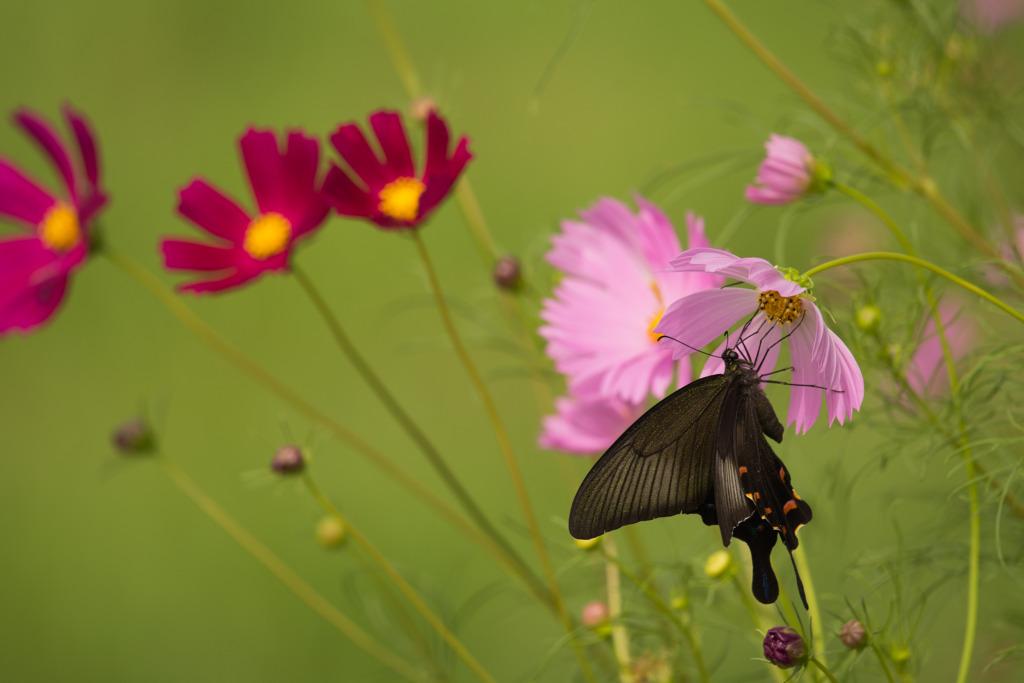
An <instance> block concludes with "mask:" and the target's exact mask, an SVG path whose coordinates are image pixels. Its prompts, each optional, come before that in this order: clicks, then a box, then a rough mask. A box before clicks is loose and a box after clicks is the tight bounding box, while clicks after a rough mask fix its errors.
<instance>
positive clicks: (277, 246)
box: [242, 213, 292, 261]
mask: <svg viewBox="0 0 1024 683" xmlns="http://www.w3.org/2000/svg"><path fill="white" fill-rule="evenodd" d="M291 235H292V224H291V222H290V221H289V220H288V219H287V218H285V217H284V216H282V215H281V214H279V213H265V214H263V215H261V216H258V217H257V218H254V219H253V220H252V222H250V223H249V227H248V228H246V229H245V240H244V241H243V243H242V248H243V249H245V252H246V253H247V254H249V256H251V257H253V258H254V259H256V260H257V261H265V260H267V259H268V258H270V257H271V256H277V255H278V254H280V253H281V252H282V251H284V250H285V249H287V248H288V241H289V239H290V238H291Z"/></svg>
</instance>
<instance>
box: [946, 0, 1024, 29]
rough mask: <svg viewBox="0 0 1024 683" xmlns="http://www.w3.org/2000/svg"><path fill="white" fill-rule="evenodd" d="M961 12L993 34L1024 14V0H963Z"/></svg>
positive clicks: (980, 27)
mask: <svg viewBox="0 0 1024 683" xmlns="http://www.w3.org/2000/svg"><path fill="white" fill-rule="evenodd" d="M960 14H962V15H963V16H965V17H967V18H968V19H970V20H971V21H972V22H973V23H974V25H975V26H977V27H978V29H979V30H980V31H981V32H983V33H989V34H991V33H995V32H996V31H998V30H999V29H1000V28H1002V27H1003V26H1004V25H1006V24H1009V23H1011V22H1014V21H1016V20H1017V19H1020V17H1021V16H1022V15H1024V0H961V2H960Z"/></svg>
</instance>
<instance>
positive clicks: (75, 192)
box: [0, 106, 107, 334]
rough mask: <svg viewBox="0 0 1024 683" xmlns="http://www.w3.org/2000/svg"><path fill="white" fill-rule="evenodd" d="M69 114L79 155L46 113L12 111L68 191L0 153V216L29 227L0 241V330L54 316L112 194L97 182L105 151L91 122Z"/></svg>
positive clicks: (25, 327)
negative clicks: (33, 175) (101, 153)
mask: <svg viewBox="0 0 1024 683" xmlns="http://www.w3.org/2000/svg"><path fill="white" fill-rule="evenodd" d="M64 117H65V119H67V122H68V127H69V128H70V129H71V132H72V134H73V135H74V136H75V145H76V146H77V148H78V150H77V151H78V155H77V158H76V159H74V160H72V155H71V153H70V152H69V149H68V145H66V144H65V143H64V140H62V139H61V137H60V136H59V135H57V133H56V132H54V130H53V129H52V128H51V127H50V125H49V124H48V123H47V122H46V121H45V120H44V119H43V118H41V117H39V116H37V115H36V114H33V113H31V112H28V111H19V112H18V113H16V114H15V115H14V122H15V123H16V124H17V125H18V126H20V127H21V128H22V129H23V130H24V131H25V132H26V133H27V134H28V135H29V137H31V138H32V140H33V141H34V142H35V143H36V144H37V145H39V147H40V148H41V149H42V150H43V152H44V153H45V154H46V155H47V156H48V157H49V158H50V162H51V163H52V164H53V166H54V167H55V168H56V170H57V173H58V174H59V175H60V178H61V181H62V182H63V183H64V193H63V194H62V196H57V195H56V194H54V193H52V192H50V191H49V190H47V189H46V188H45V187H43V186H42V185H41V184H39V183H37V182H36V181H35V180H33V179H31V178H29V177H28V176H27V175H26V174H25V173H23V172H22V171H21V170H19V169H18V168H17V167H16V166H14V165H13V164H11V163H10V162H8V161H7V160H6V159H4V158H2V157H0V215H2V216H5V217H7V218H9V219H11V220H12V221H13V222H15V223H17V224H19V226H20V227H21V228H22V229H23V232H24V233H26V234H24V235H23V236H20V237H13V238H10V239H5V240H0V334H5V333H7V332H11V331H12V330H21V331H29V330H33V329H35V328H36V327H38V326H39V325H42V324H43V323H44V322H46V321H47V320H49V319H50V316H52V315H53V314H54V312H55V311H56V310H57V308H58V307H59V306H60V303H61V301H62V300H63V299H64V294H65V292H66V291H67V287H68V277H69V276H70V275H71V272H72V271H73V270H75V269H76V268H78V267H79V266H80V265H82V264H83V263H84V262H85V259H86V258H87V257H88V255H89V246H90V244H89V243H90V239H91V237H92V220H93V219H94V218H95V216H96V214H97V212H98V211H99V210H100V209H101V208H102V207H103V205H104V204H105V203H106V201H107V196H106V194H104V192H103V191H102V190H101V189H100V187H99V184H100V180H99V178H100V164H99V156H98V154H97V151H96V138H95V136H94V135H93V134H92V130H91V129H90V128H89V124H88V123H87V122H86V120H85V119H84V118H83V117H82V116H81V115H80V114H79V113H77V112H76V111H74V110H73V109H72V108H71V107H69V106H65V107H64Z"/></svg>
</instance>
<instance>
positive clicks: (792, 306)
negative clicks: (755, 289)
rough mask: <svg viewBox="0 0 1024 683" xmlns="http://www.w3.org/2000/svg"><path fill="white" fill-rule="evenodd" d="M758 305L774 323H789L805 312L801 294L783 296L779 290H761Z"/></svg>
mask: <svg viewBox="0 0 1024 683" xmlns="http://www.w3.org/2000/svg"><path fill="white" fill-rule="evenodd" d="M757 307H758V309H759V310H762V311H764V314H765V317H767V318H768V320H770V321H771V322H773V323H778V324H780V325H788V324H789V323H794V322H796V321H797V320H799V319H800V316H802V315H803V314H804V305H803V303H802V302H801V301H800V296H799V295H797V296H782V295H781V294H779V293H778V292H775V291H771V292H761V293H760V294H758V295H757Z"/></svg>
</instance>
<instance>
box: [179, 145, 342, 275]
mask: <svg viewBox="0 0 1024 683" xmlns="http://www.w3.org/2000/svg"><path fill="white" fill-rule="evenodd" d="M238 145H239V147H240V148H241V150H242V159H243V160H244V162H245V168H246V170H247V171H248V173H249V183H250V184H251V185H252V191H253V195H254V196H255V198H256V205H257V206H258V207H259V213H257V214H256V215H255V216H250V215H249V213H248V212H247V211H245V210H244V209H243V208H241V207H240V206H238V204H236V203H235V202H234V201H233V200H232V199H230V198H229V197H227V196H225V195H224V194H222V193H221V192H220V190H218V189H217V188H215V187H213V186H212V185H210V184H209V183H207V182H206V181H205V180H203V179H202V178H197V179H196V180H193V181H192V182H191V183H189V185H188V187H186V188H185V189H183V190H181V192H180V193H179V194H180V196H181V202H180V203H179V204H178V212H179V213H180V214H181V215H182V216H184V217H185V218H187V219H189V220H190V221H192V222H193V223H195V224H196V225H197V226H199V228H201V229H202V230H204V231H205V232H207V233H209V234H210V235H211V236H212V237H213V238H214V239H215V242H214V243H213V244H208V243H205V242H193V241H191V240H180V239H171V238H165V239H164V240H162V241H161V243H160V250H161V252H162V253H163V257H164V266H165V267H166V268H167V269H168V270H193V271H199V272H204V273H209V272H212V273H213V279H204V280H196V281H193V282H190V283H187V284H184V285H181V286H179V287H178V290H179V291H189V292H195V293H196V294H205V293H207V292H222V291H225V290H229V289H234V288H236V287H240V286H242V285H244V284H247V283H248V282H249V281H251V280H253V279H255V278H257V277H259V276H260V275H262V274H263V273H265V272H267V271H274V270H287V269H288V257H289V255H290V254H291V250H292V247H293V246H294V245H295V244H296V243H297V242H298V241H299V240H301V239H304V238H306V237H309V236H310V235H311V234H312V233H313V232H314V231H315V230H316V229H317V228H319V227H320V225H321V223H323V221H324V219H325V218H326V217H327V214H328V212H329V211H330V207H329V206H328V205H327V203H326V202H325V201H324V199H323V198H322V196H321V195H320V192H319V188H318V187H317V172H318V170H319V167H320V143H319V142H317V140H316V139H315V138H311V137H306V136H305V135H303V134H302V133H300V132H297V131H293V132H290V133H288V135H287V142H286V146H285V149H284V150H283V151H282V150H281V149H279V148H278V142H277V136H276V135H275V134H274V133H273V132H272V131H268V130H264V131H259V130H256V129H254V128H250V129H249V130H247V131H246V133H245V135H243V136H242V137H241V139H240V140H239V142H238Z"/></svg>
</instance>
